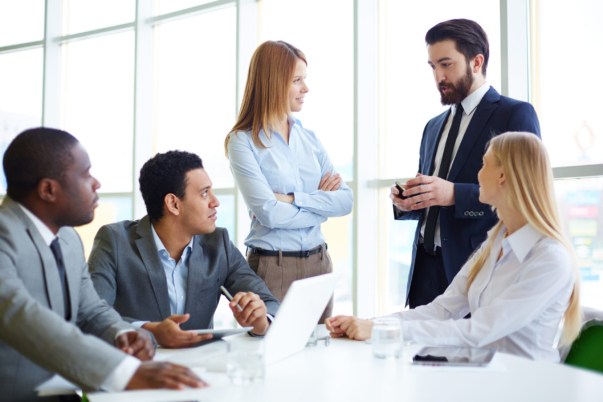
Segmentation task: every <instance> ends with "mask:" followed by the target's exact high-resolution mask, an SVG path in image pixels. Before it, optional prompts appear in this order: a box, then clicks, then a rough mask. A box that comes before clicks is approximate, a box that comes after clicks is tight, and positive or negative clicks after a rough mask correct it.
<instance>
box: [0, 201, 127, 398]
mask: <svg viewBox="0 0 603 402" xmlns="http://www.w3.org/2000/svg"><path fill="white" fill-rule="evenodd" d="M59 239H60V240H59V244H60V246H61V250H62V252H63V260H64V262H65V272H66V276H67V283H68V286H69V295H70V298H71V321H70V322H66V321H65V319H64V307H63V293H62V288H61V283H60V279H59V273H58V269H57V265H56V262H55V259H54V255H53V254H52V251H51V250H50V247H48V246H47V245H46V243H45V242H44V240H43V239H42V235H40V232H38V230H37V229H36V227H35V225H34V223H33V222H32V221H31V220H30V219H29V218H28V217H27V215H25V213H24V212H23V210H22V209H21V208H20V207H19V205H18V204H17V203H16V202H14V201H12V200H11V199H10V198H9V197H6V198H5V199H4V202H3V203H2V205H1V206H0V390H1V391H0V401H22V400H32V399H34V398H35V397H36V394H35V392H34V388H35V387H36V386H37V385H38V384H40V383H42V382H44V381H46V380H47V379H48V378H50V377H51V376H52V374H53V373H59V374H60V375H61V376H63V377H65V378H66V379H68V380H69V381H71V382H74V383H76V384H78V385H80V386H81V387H83V388H84V389H97V388H98V387H99V386H100V385H101V384H102V383H103V382H104V381H105V379H106V378H107V377H108V376H109V374H110V373H111V372H112V371H113V370H114V369H115V367H116V366H117V365H118V364H119V363H120V362H121V361H122V360H123V359H124V358H125V356H126V355H125V354H124V353H122V352H121V351H119V350H118V349H116V348H115V347H113V346H110V345H109V344H108V343H110V344H111V345H113V342H114V339H115V335H116V333H117V332H118V331H119V330H121V329H129V328H132V326H131V325H130V324H128V323H126V322H125V321H123V320H122V319H121V317H120V316H119V314H117V313H116V312H115V311H114V310H113V309H112V308H111V307H109V306H108V305H107V303H106V302H105V301H104V300H101V299H100V298H99V297H98V295H97V293H96V291H95V290H94V286H93V285H92V281H91V280H90V275H89V273H88V269H87V267H86V260H85V258H84V250H83V247H82V243H81V241H80V238H79V236H78V235H77V233H76V232H75V230H73V228H70V227H64V228H62V229H61V230H60V231H59ZM87 334H92V335H94V336H91V335H87ZM99 338H102V340H101V339H99ZM103 340H104V341H103Z"/></svg>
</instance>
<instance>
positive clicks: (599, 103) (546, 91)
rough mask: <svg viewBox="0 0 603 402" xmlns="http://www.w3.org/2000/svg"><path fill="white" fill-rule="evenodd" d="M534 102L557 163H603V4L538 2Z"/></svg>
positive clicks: (551, 154)
mask: <svg viewBox="0 0 603 402" xmlns="http://www.w3.org/2000/svg"><path fill="white" fill-rule="evenodd" d="M536 4H538V8H537V9H536V10H535V13H537V18H536V20H535V23H534V25H535V28H536V32H535V36H536V40H535V42H534V43H535V44H534V46H533V47H534V49H533V52H534V56H535V58H534V63H533V64H534V68H535V71H533V73H534V76H533V80H534V84H535V86H534V88H535V90H534V93H533V103H534V106H535V107H536V111H537V112H538V117H539V119H540V125H541V128H542V139H543V141H544V143H545V144H546V146H547V149H548V151H549V154H550V157H551V162H552V164H553V166H567V165H585V164H594V163H603V121H602V119H601V110H603V99H602V98H601V96H600V93H601V91H603V83H602V82H601V80H599V79H597V78H596V77H595V76H593V74H591V73H589V72H590V70H591V69H590V68H588V67H586V66H598V65H600V64H601V63H603V54H601V52H600V51H598V49H600V47H601V42H602V41H603V24H601V21H600V16H601V15H603V2H600V1H588V0H576V1H572V2H571V3H567V2H565V1H561V0H550V1H549V0H547V1H538V2H536Z"/></svg>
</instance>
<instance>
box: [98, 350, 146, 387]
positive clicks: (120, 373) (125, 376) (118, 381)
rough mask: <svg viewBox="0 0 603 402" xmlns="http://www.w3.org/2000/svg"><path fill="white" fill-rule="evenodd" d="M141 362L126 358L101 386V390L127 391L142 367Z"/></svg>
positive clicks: (130, 357)
mask: <svg viewBox="0 0 603 402" xmlns="http://www.w3.org/2000/svg"><path fill="white" fill-rule="evenodd" d="M140 364H141V363H140V360H138V359H137V358H135V357H132V356H129V355H128V356H126V358H125V359H123V360H122V361H121V363H119V365H118V366H117V367H116V368H115V370H113V371H112V372H111V374H109V376H108V377H107V378H106V379H105V381H104V382H103V383H102V384H101V387H100V388H101V389H102V390H103V391H107V392H119V391H123V390H124V389H126V386H127V385H128V383H129V382H130V380H131V379H132V377H134V374H135V373H136V370H138V367H140Z"/></svg>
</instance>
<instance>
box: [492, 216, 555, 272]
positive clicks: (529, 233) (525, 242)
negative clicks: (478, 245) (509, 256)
mask: <svg viewBox="0 0 603 402" xmlns="http://www.w3.org/2000/svg"><path fill="white" fill-rule="evenodd" d="M506 230H507V229H506V227H505V225H504V224H503V226H502V228H501V230H500V233H499V236H504V234H505V232H506ZM543 237H544V235H543V234H542V233H540V232H539V231H537V230H536V229H535V228H534V227H533V226H532V225H530V224H529V223H527V224H525V225H524V226H523V227H522V228H521V229H519V230H517V231H516V232H515V233H513V234H512V235H510V236H509V237H507V238H506V239H503V241H505V240H506V241H508V242H509V245H510V246H511V249H513V252H514V253H515V256H516V257H517V259H518V260H519V262H520V263H523V260H525V258H526V257H527V255H528V253H529V252H530V250H532V248H533V247H534V246H535V245H536V243H538V242H539V241H540V239H542V238H543Z"/></svg>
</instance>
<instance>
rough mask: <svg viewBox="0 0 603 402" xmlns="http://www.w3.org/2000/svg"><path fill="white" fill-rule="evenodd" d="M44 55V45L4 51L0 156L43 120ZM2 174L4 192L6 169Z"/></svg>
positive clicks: (0, 66)
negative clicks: (23, 133) (10, 51)
mask: <svg viewBox="0 0 603 402" xmlns="http://www.w3.org/2000/svg"><path fill="white" fill-rule="evenodd" d="M0 26H1V24H0ZM0 38H1V36H0ZM43 57H44V49H42V48H37V49H31V50H22V51H19V52H14V53H6V54H0V157H4V151H6V148H7V147H8V145H9V144H10V142H11V141H12V140H13V138H15V136H16V135H17V134H19V133H20V132H22V131H23V130H26V129H28V128H32V127H37V126H39V125H40V124H41V123H42V79H43V74H42V71H43V66H44V64H43ZM0 178H1V180H0V194H4V193H6V179H5V178H4V170H2V173H1V174H0Z"/></svg>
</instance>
